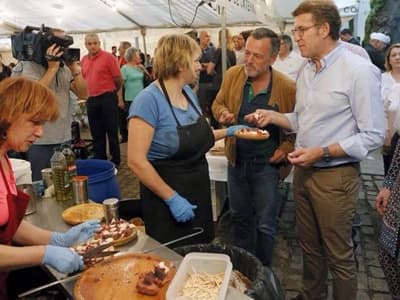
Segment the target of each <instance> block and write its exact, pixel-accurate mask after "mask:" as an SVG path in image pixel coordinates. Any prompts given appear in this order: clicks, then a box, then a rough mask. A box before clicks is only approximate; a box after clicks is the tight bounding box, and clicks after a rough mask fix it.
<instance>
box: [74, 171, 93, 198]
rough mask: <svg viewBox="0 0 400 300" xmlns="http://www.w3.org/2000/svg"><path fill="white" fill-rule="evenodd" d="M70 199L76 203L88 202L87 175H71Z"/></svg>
mask: <svg viewBox="0 0 400 300" xmlns="http://www.w3.org/2000/svg"><path fill="white" fill-rule="evenodd" d="M72 199H73V200H74V202H75V203H76V204H81V203H87V202H89V197H88V176H74V177H72Z"/></svg>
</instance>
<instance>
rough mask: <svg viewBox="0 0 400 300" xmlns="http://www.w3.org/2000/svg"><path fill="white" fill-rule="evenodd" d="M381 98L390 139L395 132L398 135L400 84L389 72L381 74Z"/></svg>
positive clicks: (399, 126) (399, 130)
mask: <svg viewBox="0 0 400 300" xmlns="http://www.w3.org/2000/svg"><path fill="white" fill-rule="evenodd" d="M382 97H383V103H384V108H385V114H386V120H387V128H388V129H389V130H390V134H391V137H392V136H393V134H394V133H395V132H396V131H397V132H398V133H400V82H397V81H396V80H395V79H394V78H393V76H392V73H391V72H385V73H383V74H382Z"/></svg>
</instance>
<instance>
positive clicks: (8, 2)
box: [0, 0, 267, 35]
mask: <svg viewBox="0 0 400 300" xmlns="http://www.w3.org/2000/svg"><path fill="white" fill-rule="evenodd" d="M200 3H202V4H201V5H200ZM207 3H208V4H207ZM0 5H1V7H2V9H1V11H0V20H2V22H3V25H1V26H0V35H10V34H11V33H12V32H13V31H15V30H21V29H23V28H24V27H25V26H26V25H31V26H40V25H41V24H43V23H45V24H46V26H49V27H57V28H62V29H64V30H65V31H67V32H69V33H78V32H81V33H82V32H91V31H96V32H106V31H117V30H126V29H138V28H142V27H144V28H167V27H193V28H196V27H197V28H198V27H214V26H220V12H221V7H222V6H223V7H225V13H226V21H227V23H228V24H230V25H237V24H256V23H258V24H262V23H265V22H266V21H267V20H266V5H265V0H240V1H238V0H214V1H210V0H209V1H200V0H67V1H61V0H0ZM192 20H193V22H192Z"/></svg>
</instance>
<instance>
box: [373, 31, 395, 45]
mask: <svg viewBox="0 0 400 300" xmlns="http://www.w3.org/2000/svg"><path fill="white" fill-rule="evenodd" d="M369 38H370V39H371V40H378V41H381V42H382V43H385V44H386V45H389V44H390V36H388V35H386V34H384V33H382V32H372V33H371V34H370V36H369Z"/></svg>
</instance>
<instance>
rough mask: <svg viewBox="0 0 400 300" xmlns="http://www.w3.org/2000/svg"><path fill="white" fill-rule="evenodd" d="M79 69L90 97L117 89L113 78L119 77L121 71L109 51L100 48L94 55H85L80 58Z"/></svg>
mask: <svg viewBox="0 0 400 300" xmlns="http://www.w3.org/2000/svg"><path fill="white" fill-rule="evenodd" d="M81 70H82V75H83V78H84V79H85V80H86V83H87V87H88V91H89V96H90V97H94V96H98V95H101V94H104V93H106V92H113V91H115V90H116V89H117V88H116V86H115V84H114V80H113V78H114V77H120V76H121V71H120V69H119V66H118V62H117V60H116V59H115V57H114V56H113V55H112V54H111V53H108V52H105V51H103V50H101V49H100V50H99V52H97V53H96V54H95V55H94V56H90V57H89V55H85V56H84V57H83V58H82V60H81Z"/></svg>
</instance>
